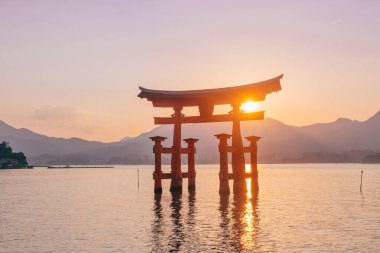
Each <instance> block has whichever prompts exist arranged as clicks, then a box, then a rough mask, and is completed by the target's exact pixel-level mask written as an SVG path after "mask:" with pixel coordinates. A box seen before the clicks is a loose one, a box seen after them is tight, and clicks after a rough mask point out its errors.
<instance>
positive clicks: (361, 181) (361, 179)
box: [360, 170, 363, 192]
mask: <svg viewBox="0 0 380 253" xmlns="http://www.w3.org/2000/svg"><path fill="white" fill-rule="evenodd" d="M362 185H363V170H362V173H361V177H360V192H362Z"/></svg>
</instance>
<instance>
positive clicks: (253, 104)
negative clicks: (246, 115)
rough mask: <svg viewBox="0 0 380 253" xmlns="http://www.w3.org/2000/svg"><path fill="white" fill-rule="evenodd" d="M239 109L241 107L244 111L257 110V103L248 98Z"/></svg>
mask: <svg viewBox="0 0 380 253" xmlns="http://www.w3.org/2000/svg"><path fill="white" fill-rule="evenodd" d="M240 109H242V110H243V111H244V112H254V111H256V110H257V103H256V102H253V101H250V100H249V101H247V102H245V103H243V104H242V105H241V107H240Z"/></svg>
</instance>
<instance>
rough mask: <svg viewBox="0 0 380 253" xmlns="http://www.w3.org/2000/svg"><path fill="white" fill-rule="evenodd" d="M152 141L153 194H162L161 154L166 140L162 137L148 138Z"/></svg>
mask: <svg viewBox="0 0 380 253" xmlns="http://www.w3.org/2000/svg"><path fill="white" fill-rule="evenodd" d="M150 139H151V140H152V141H154V146H153V153H154V172H153V178H154V193H162V170H161V153H162V144H161V142H163V141H164V140H165V139H166V138H165V137H162V136H154V137H150Z"/></svg>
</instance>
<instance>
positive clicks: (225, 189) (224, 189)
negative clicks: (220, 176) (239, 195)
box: [219, 181, 230, 194]
mask: <svg viewBox="0 0 380 253" xmlns="http://www.w3.org/2000/svg"><path fill="white" fill-rule="evenodd" d="M219 194H230V185H229V183H228V181H226V182H220V184H219Z"/></svg>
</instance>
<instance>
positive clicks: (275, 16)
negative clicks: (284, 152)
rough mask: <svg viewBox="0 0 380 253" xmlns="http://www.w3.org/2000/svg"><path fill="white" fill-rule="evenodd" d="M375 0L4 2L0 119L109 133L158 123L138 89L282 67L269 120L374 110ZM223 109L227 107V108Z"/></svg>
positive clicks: (296, 121)
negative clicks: (280, 85) (280, 87)
mask: <svg viewBox="0 0 380 253" xmlns="http://www.w3.org/2000/svg"><path fill="white" fill-rule="evenodd" d="M379 13H380V1H377V0H364V1H363V0H356V1H354V0H325V1H323V0H322V1H304V0H298V1H294V0H293V1H290V0H282V1H221V0H218V1H207V0H206V1H204V0H202V1H178V0H172V1H165V0H163V1H153V0H152V1H122V0H120V1H116V0H107V1H103V0H102V1H97V0H88V1H84V0H72V1H58V0H56V1H54V0H50V1H49V0H43V1H40V0H33V1H27V0H24V1H18V0H0V96H1V103H0V120H3V121H5V122H6V123H8V124H10V125H12V126H14V127H17V128H21V127H25V128H28V129H31V130H33V131H35V132H38V133H41V134H45V135H49V136H57V137H73V136H76V137H81V138H84V139H88V140H102V141H116V140H119V139H121V138H123V137H125V136H135V135H138V134H139V133H141V132H143V131H148V130H150V129H152V128H153V127H154V125H153V119H152V117H153V116H168V115H170V114H171V111H170V110H169V111H168V110H162V109H157V108H155V109H153V108H152V105H151V103H150V102H147V101H146V100H141V99H140V98H138V97H137V94H138V93H139V90H138V86H139V85H140V86H144V87H147V88H152V89H169V90H189V89H204V88H216V87H224V86H234V85H241V84H247V83H252V82H258V81H262V80H266V79H270V78H273V77H275V76H278V75H280V74H284V78H283V79H282V88H283V90H282V91H280V92H278V93H275V94H270V95H268V97H267V100H266V101H265V104H264V110H265V111H266V117H272V118H275V119H278V120H281V121H283V122H284V123H287V124H292V125H307V124H311V123H316V122H330V121H334V120H336V119H337V118H339V117H348V118H351V119H357V120H365V119H367V118H368V117H370V116H371V115H373V114H374V113H376V112H377V111H379V110H380V99H379V97H380V14H379ZM226 109H227V110H228V108H226Z"/></svg>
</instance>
